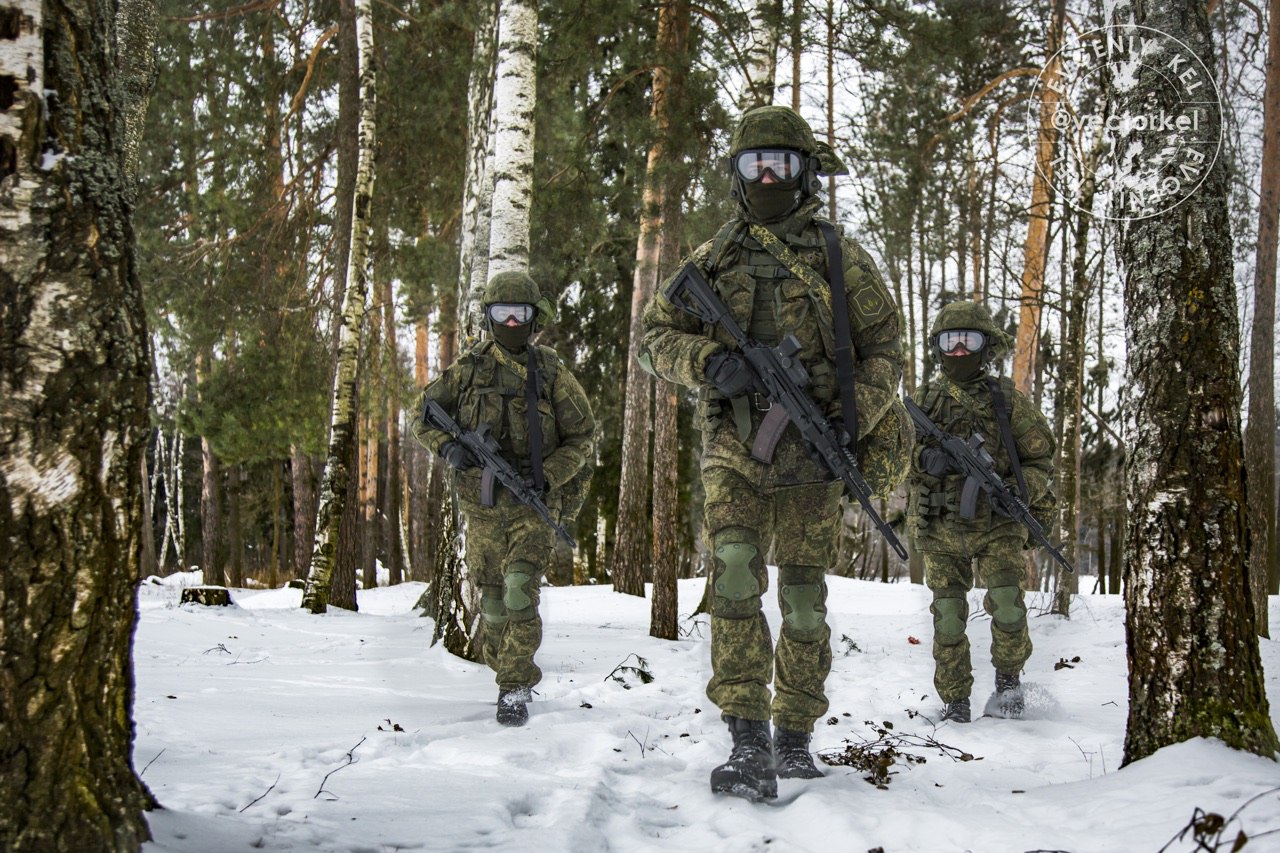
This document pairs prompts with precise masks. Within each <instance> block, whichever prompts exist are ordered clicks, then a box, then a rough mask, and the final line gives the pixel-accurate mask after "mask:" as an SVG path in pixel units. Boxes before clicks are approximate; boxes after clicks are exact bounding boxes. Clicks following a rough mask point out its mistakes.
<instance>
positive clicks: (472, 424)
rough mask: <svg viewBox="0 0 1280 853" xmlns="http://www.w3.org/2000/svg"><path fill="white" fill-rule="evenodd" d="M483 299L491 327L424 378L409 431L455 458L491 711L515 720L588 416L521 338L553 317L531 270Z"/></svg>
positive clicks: (575, 392)
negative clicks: (494, 701) (494, 697)
mask: <svg viewBox="0 0 1280 853" xmlns="http://www.w3.org/2000/svg"><path fill="white" fill-rule="evenodd" d="M483 307H484V328H485V330H486V331H487V332H488V333H489V337H488V338H486V339H484V340H481V341H480V343H478V344H477V345H476V346H474V347H472V348H471V349H469V350H467V351H466V352H464V353H462V354H461V355H460V356H458V359H457V361H455V362H454V363H453V364H452V365H450V366H449V368H448V369H447V370H445V371H444V373H442V374H441V375H440V376H438V377H437V378H436V379H435V381H433V382H432V383H431V384H430V385H428V386H427V387H426V389H424V390H423V392H422V400H421V405H420V407H419V410H418V411H419V412H420V417H419V418H418V420H417V421H416V422H415V423H414V426H413V432H414V436H415V437H416V438H417V439H418V441H419V442H421V443H422V445H423V446H424V447H426V448H427V449H428V450H430V451H431V452H432V453H439V454H440V455H441V456H442V457H444V459H445V461H446V462H448V463H449V465H450V466H451V467H452V468H453V469H454V487H455V490H456V494H457V500H458V504H459V506H460V509H461V511H462V514H463V516H464V517H465V519H466V561H467V567H468V568H469V569H470V571H472V572H473V573H474V576H475V578H476V579H477V581H478V585H479V587H480V606H481V613H482V616H483V620H484V641H483V642H484V659H485V662H486V663H487V664H488V665H489V666H490V668H492V669H493V671H494V673H495V679H496V681H497V682H498V711H497V719H498V722H499V723H501V724H503V725H507V726H522V725H524V724H525V722H527V721H528V718H529V709H528V704H527V703H528V702H529V701H530V696H531V690H532V688H533V686H534V685H535V684H537V683H538V682H539V681H540V680H541V679H542V670H540V669H539V668H538V665H537V664H536V663H534V660H533V658H534V654H535V653H536V652H537V651H538V646H539V645H541V643H542V618H541V617H540V616H539V615H538V600H539V585H540V583H541V581H542V577H543V575H544V574H545V572H546V569H547V561H548V558H549V557H550V556H551V551H552V548H553V546H554V544H555V541H554V540H555V537H556V536H560V538H562V539H565V540H566V541H568V542H569V543H570V544H572V537H571V536H570V535H569V533H568V530H567V529H566V527H565V525H567V524H571V523H572V521H573V519H574V517H575V516H576V515H577V512H578V509H580V508H581V505H582V499H583V497H584V496H585V494H586V487H587V481H588V479H589V477H590V471H591V468H590V463H591V457H592V432H593V431H594V429H595V420H594V419H593V418H592V415H591V406H590V404H589V403H588V402H587V396H586V394H585V392H583V390H582V386H581V385H579V384H578V380H577V379H575V378H574V376H573V374H572V373H571V372H570V371H569V368H568V366H567V365H566V364H564V362H562V361H561V359H560V357H559V356H557V355H556V352H555V350H552V349H550V348H549V347H544V346H538V345H536V344H534V343H532V341H531V337H532V335H533V333H534V331H536V330H537V328H538V327H539V326H540V324H542V323H545V322H546V321H548V320H551V319H554V313H553V309H552V305H551V301H550V300H549V299H546V298H544V297H543V296H542V295H541V293H539V291H538V286H537V284H536V283H534V281H533V279H532V278H530V277H529V276H528V275H527V274H525V273H523V272H503V273H498V274H497V275H495V276H494V277H493V278H492V279H491V280H490V281H489V284H488V286H487V287H486V288H485V292H484V300H483ZM441 594H442V595H447V594H448V591H445V590H442V591H441Z"/></svg>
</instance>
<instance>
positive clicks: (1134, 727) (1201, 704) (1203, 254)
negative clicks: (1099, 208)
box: [1112, 0, 1280, 763]
mask: <svg viewBox="0 0 1280 853" xmlns="http://www.w3.org/2000/svg"><path fill="white" fill-rule="evenodd" d="M1113 14H1114V20H1115V21H1116V22H1117V23H1121V22H1122V23H1125V24H1130V23H1131V24H1133V25H1137V26H1143V27H1149V28H1152V29H1154V30H1156V31H1158V32H1160V33H1163V34H1166V35H1167V36H1168V37H1171V38H1167V39H1165V40H1163V41H1161V40H1159V39H1147V41H1148V42H1150V44H1148V45H1146V46H1144V48H1143V50H1142V63H1141V64H1140V65H1138V67H1137V70H1136V73H1132V74H1129V75H1127V77H1128V79H1122V75H1120V74H1115V75H1113V79H1112V88H1113V92H1114V97H1115V103H1116V107H1117V111H1118V112H1119V113H1120V114H1122V115H1146V114H1149V113H1148V111H1156V110H1164V111H1165V112H1166V113H1168V114H1179V112H1180V111H1181V110H1183V109H1185V107H1184V106H1183V105H1182V101H1181V99H1182V97H1183V94H1184V89H1183V88H1182V86H1186V87H1188V88H1189V87H1191V86H1192V85H1197V87H1199V88H1202V89H1204V90H1205V91H1212V90H1211V89H1209V88H1208V87H1209V86H1210V85H1211V78H1210V74H1209V72H1208V70H1207V69H1209V68H1213V67H1215V66H1214V63H1215V59H1214V55H1213V54H1214V50H1213V45H1212V42H1211V38H1212V35H1211V31H1210V28H1209V24H1208V20H1207V16H1206V13H1205V10H1204V6H1203V4H1201V3H1199V2H1197V1H1196V0H1178V2H1168V3H1162V4H1145V3H1135V4H1132V5H1130V4H1123V5H1121V6H1119V7H1117V8H1116V9H1115V10H1114V13H1113ZM1173 39H1176V40H1178V41H1179V42H1181V44H1182V45H1185V46H1186V47H1185V48H1183V47H1180V46H1177V45H1176V43H1175V42H1174V41H1173ZM1188 49H1189V50H1190V51H1191V52H1192V54H1193V56H1191V57H1188V56H1187V55H1186V50H1188ZM1175 52H1177V55H1176V56H1175V55H1174V54H1175ZM1175 59H1181V60H1182V61H1183V62H1184V63H1185V64H1186V66H1187V70H1185V71H1184V72H1183V73H1182V74H1181V75H1179V78H1178V79H1179V80H1180V81H1181V84H1182V86H1175V85H1170V83H1169V78H1168V76H1167V75H1166V74H1164V68H1165V67H1166V65H1168V64H1169V63H1170V62H1171V61H1173V60H1175ZM1188 60H1190V61H1188ZM1197 60H1198V62H1197ZM1197 81H1198V83H1197ZM1198 112H1199V117H1200V119H1201V123H1202V132H1203V133H1205V137H1204V138H1207V139H1216V138H1217V134H1218V132H1219V128H1220V121H1221V118H1220V115H1219V113H1218V111H1216V110H1214V109H1208V108H1204V107H1200V108H1199V110H1198ZM1116 150H1119V151H1124V152H1126V153H1127V156H1129V157H1134V156H1136V155H1139V154H1140V155H1143V156H1144V157H1146V158H1148V159H1146V160H1145V161H1144V162H1143V163H1141V164H1137V165H1138V166H1140V168H1130V169H1129V171H1128V172H1126V174H1132V175H1144V174H1145V175H1146V177H1144V178H1142V179H1141V180H1143V181H1146V182H1148V183H1147V186H1148V187H1162V186H1164V182H1165V181H1167V180H1170V179H1172V180H1173V181H1174V183H1175V184H1177V182H1178V180H1179V178H1180V177H1181V172H1180V170H1179V166H1180V165H1182V164H1181V163H1180V162H1179V160H1178V158H1177V157H1176V156H1172V157H1171V156H1167V153H1166V152H1168V151H1171V150H1172V149H1167V148H1166V147H1165V146H1164V143H1163V137H1162V136H1161V135H1160V132H1159V130H1158V129H1150V130H1130V131H1129V132H1128V133H1126V134H1124V135H1123V136H1122V137H1121V138H1119V139H1117V142H1116ZM1130 165H1131V166H1133V164H1132V163H1131V164H1130ZM1226 172H1227V169H1226V165H1225V163H1224V162H1223V160H1222V159H1221V158H1218V159H1216V160H1214V161H1213V162H1212V165H1210V166H1208V167H1207V168H1206V170H1205V171H1204V173H1203V181H1202V183H1200V184H1199V186H1198V189H1197V190H1196V191H1195V192H1194V193H1193V194H1191V195H1190V196H1188V197H1187V198H1185V199H1184V200H1183V201H1181V202H1180V203H1178V204H1172V203H1168V204H1162V205H1160V206H1159V207H1157V208H1154V209H1153V210H1151V211H1150V212H1149V213H1148V212H1147V211H1142V212H1143V213H1144V214H1147V215H1143V216H1142V217H1141V218H1132V219H1127V220H1124V221H1123V222H1122V226H1121V231H1120V236H1119V254H1120V258H1121V261H1122V263H1123V265H1124V296H1125V306H1124V324H1125V337H1126V340H1127V343H1128V363H1127V366H1126V383H1125V390H1124V400H1125V402H1124V410H1125V425H1124V426H1125V432H1126V435H1125V445H1126V447H1127V449H1128V455H1127V458H1126V461H1125V476H1126V480H1127V488H1126V492H1127V497H1128V504H1129V516H1128V530H1127V532H1126V543H1125V546H1126V547H1125V561H1124V595H1125V611H1126V615H1127V619H1126V622H1125V633H1126V642H1127V646H1128V659H1129V718H1128V725H1127V727H1126V731H1125V757H1124V760H1125V763H1129V762H1133V761H1136V760H1138V759H1140V758H1144V757H1146V756H1147V755H1150V754H1151V753H1153V752H1155V751H1156V750H1158V749H1160V748H1161V747H1164V746H1167V745H1169V744H1172V743H1177V742H1179V741H1183V740H1187V739H1189V738H1193V737H1216V738H1220V739H1222V740H1223V741H1225V742H1226V743H1227V744H1228V745H1229V746H1232V747H1235V748H1237V749H1244V750H1249V751H1252V752H1255V753H1258V754H1259V755H1265V756H1268V757H1271V756H1273V755H1274V753H1275V752H1276V749H1277V747H1278V746H1280V744H1277V740H1276V734H1275V731H1274V729H1273V727H1272V724H1271V718H1270V713H1269V709H1268V705H1267V697H1266V692H1265V689H1264V681H1263V673H1262V663H1261V660H1260V658H1259V651H1258V638H1257V634H1256V633H1255V631H1254V624H1255V621H1254V615H1253V604H1252V601H1251V599H1250V595H1249V586H1248V550H1247V542H1246V525H1245V512H1246V508H1245V490H1244V470H1243V458H1242V451H1243V444H1242V440H1241V433H1240V406H1241V389H1240V380H1239V373H1238V367H1239V359H1240V351H1239V350H1240V330H1239V320H1238V318H1237V314H1236V291H1235V284H1234V281H1233V275H1232V249H1231V228H1230V224H1229V222H1228V214H1227V174H1226ZM1134 189H1135V190H1139V191H1140V190H1142V189H1143V187H1141V186H1135V187H1134ZM1125 196H1126V193H1123V192H1122V193H1119V194H1117V196H1116V198H1118V199H1120V200H1121V202H1123V200H1124V198H1125Z"/></svg>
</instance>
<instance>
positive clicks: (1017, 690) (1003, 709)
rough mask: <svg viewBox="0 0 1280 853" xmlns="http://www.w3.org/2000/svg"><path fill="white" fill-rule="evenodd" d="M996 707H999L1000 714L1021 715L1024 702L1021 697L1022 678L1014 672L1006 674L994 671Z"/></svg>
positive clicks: (1010, 716) (1013, 716) (1011, 716)
mask: <svg viewBox="0 0 1280 853" xmlns="http://www.w3.org/2000/svg"><path fill="white" fill-rule="evenodd" d="M996 707H998V708H999V709H1000V716H1002V717H1009V718H1012V719H1017V718H1019V717H1021V716H1022V712H1023V710H1025V704H1024V702H1023V698H1022V680H1021V679H1019V678H1018V674H1017V673H1016V672H1015V673H1013V674H1012V675H1006V674H1004V673H1003V672H997V673H996Z"/></svg>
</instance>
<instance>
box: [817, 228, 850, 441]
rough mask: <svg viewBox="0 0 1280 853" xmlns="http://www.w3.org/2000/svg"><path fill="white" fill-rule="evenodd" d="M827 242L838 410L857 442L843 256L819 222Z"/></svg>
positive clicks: (833, 237)
mask: <svg viewBox="0 0 1280 853" xmlns="http://www.w3.org/2000/svg"><path fill="white" fill-rule="evenodd" d="M817 224H818V228H819V229H821V230H822V236H823V237H825V238H826V241H827V273H828V275H830V277H831V315H832V326H833V327H834V328H833V329H832V331H834V332H835V349H836V377H837V378H838V379H839V380H840V411H841V413H842V414H843V415H844V428H845V430H846V431H847V432H848V433H849V437H850V440H851V441H853V442H854V444H856V443H857V440H858V404H857V400H856V399H854V395H853V390H854V389H853V332H852V330H851V329H850V328H849V294H848V293H846V292H845V288H844V254H843V252H841V250H840V238H839V236H837V235H836V229H835V226H834V225H832V224H831V223H830V222H821V221H820V222H818V223H817Z"/></svg>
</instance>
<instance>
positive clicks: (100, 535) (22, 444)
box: [0, 0, 155, 853]
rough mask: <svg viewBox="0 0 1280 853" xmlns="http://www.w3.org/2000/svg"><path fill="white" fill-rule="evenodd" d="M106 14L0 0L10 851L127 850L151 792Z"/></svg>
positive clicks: (1, 468) (120, 93) (117, 157)
mask: <svg viewBox="0 0 1280 853" xmlns="http://www.w3.org/2000/svg"><path fill="white" fill-rule="evenodd" d="M112 11H113V8H112V7H110V6H105V7H104V5H103V4H101V3H99V2H96V0H81V2H76V3H64V2H59V0H44V2H41V0H11V2H7V3H6V4H5V6H4V7H3V8H0V33H2V36H3V37H0V328H3V329H4V334H3V335H0V387H3V388H4V393H3V394H0V495H3V500H0V541H3V542H5V543H6V546H5V554H4V558H3V559H4V569H3V571H0V662H2V665H0V720H3V724H0V791H3V792H4V796H3V797H0V848H2V849H4V850H12V851H22V852H23V853H25V851H44V850H107V851H126V850H129V851H134V850H137V849H139V847H140V846H141V844H142V842H144V841H146V840H148V838H149V832H148V830H147V825H146V823H145V821H144V820H143V816H142V812H143V810H145V809H148V808H151V807H153V806H154V805H155V802H154V801H153V799H152V798H151V795H150V793H149V792H148V791H147V789H146V787H145V786H144V785H143V784H142V782H141V780H140V779H139V778H138V776H137V774H136V773H135V772H134V768H133V764H132V752H133V739H134V731H133V720H132V708H133V668H132V662H131V653H132V647H133V634H134V628H135V624H136V620H137V609H136V594H135V583H136V578H137V575H138V570H139V555H140V552H141V548H142V541H141V533H142V528H143V525H144V524H146V523H149V520H148V519H145V518H144V517H143V511H142V507H143V497H144V495H145V490H146V483H144V482H143V481H142V470H143V466H142V460H143V457H144V455H145V454H146V447H147V443H148V438H149V433H150V430H149V424H148V409H149V406H150V402H151V399H150V397H151V388H150V382H149V377H150V375H151V352H150V349H149V344H148V337H147V330H146V315H145V312H144V310H143V302H142V288H141V285H140V283H139V281H138V277H137V271H136V270H137V267H136V264H135V261H134V255H133V247H134V233H133V226H132V222H131V218H132V213H133V210H132V197H133V196H132V192H131V189H130V183H129V180H128V177H127V169H128V163H127V161H128V157H127V155H126V154H125V151H124V149H125V145H124V140H125V137H126V135H127V130H126V127H125V116H126V114H128V113H130V112H131V111H132V110H133V106H134V105H133V103H132V102H131V101H130V97H131V96H130V95H129V93H128V92H127V91H126V90H125V89H124V88H122V87H120V86H119V85H118V82H119V81H118V80H117V79H116V68H115V65H114V58H115V56H116V55H117V49H118V30H117V27H118V26H119V25H120V24H121V23H122V22H121V21H119V20H118V19H117V18H116V17H115V16H114V15H113V14H112ZM123 23H125V24H128V23H131V22H130V21H128V20H125V21H124V22H123ZM139 47H140V48H141V49H144V50H149V49H150V45H149V44H141V45H139Z"/></svg>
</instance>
